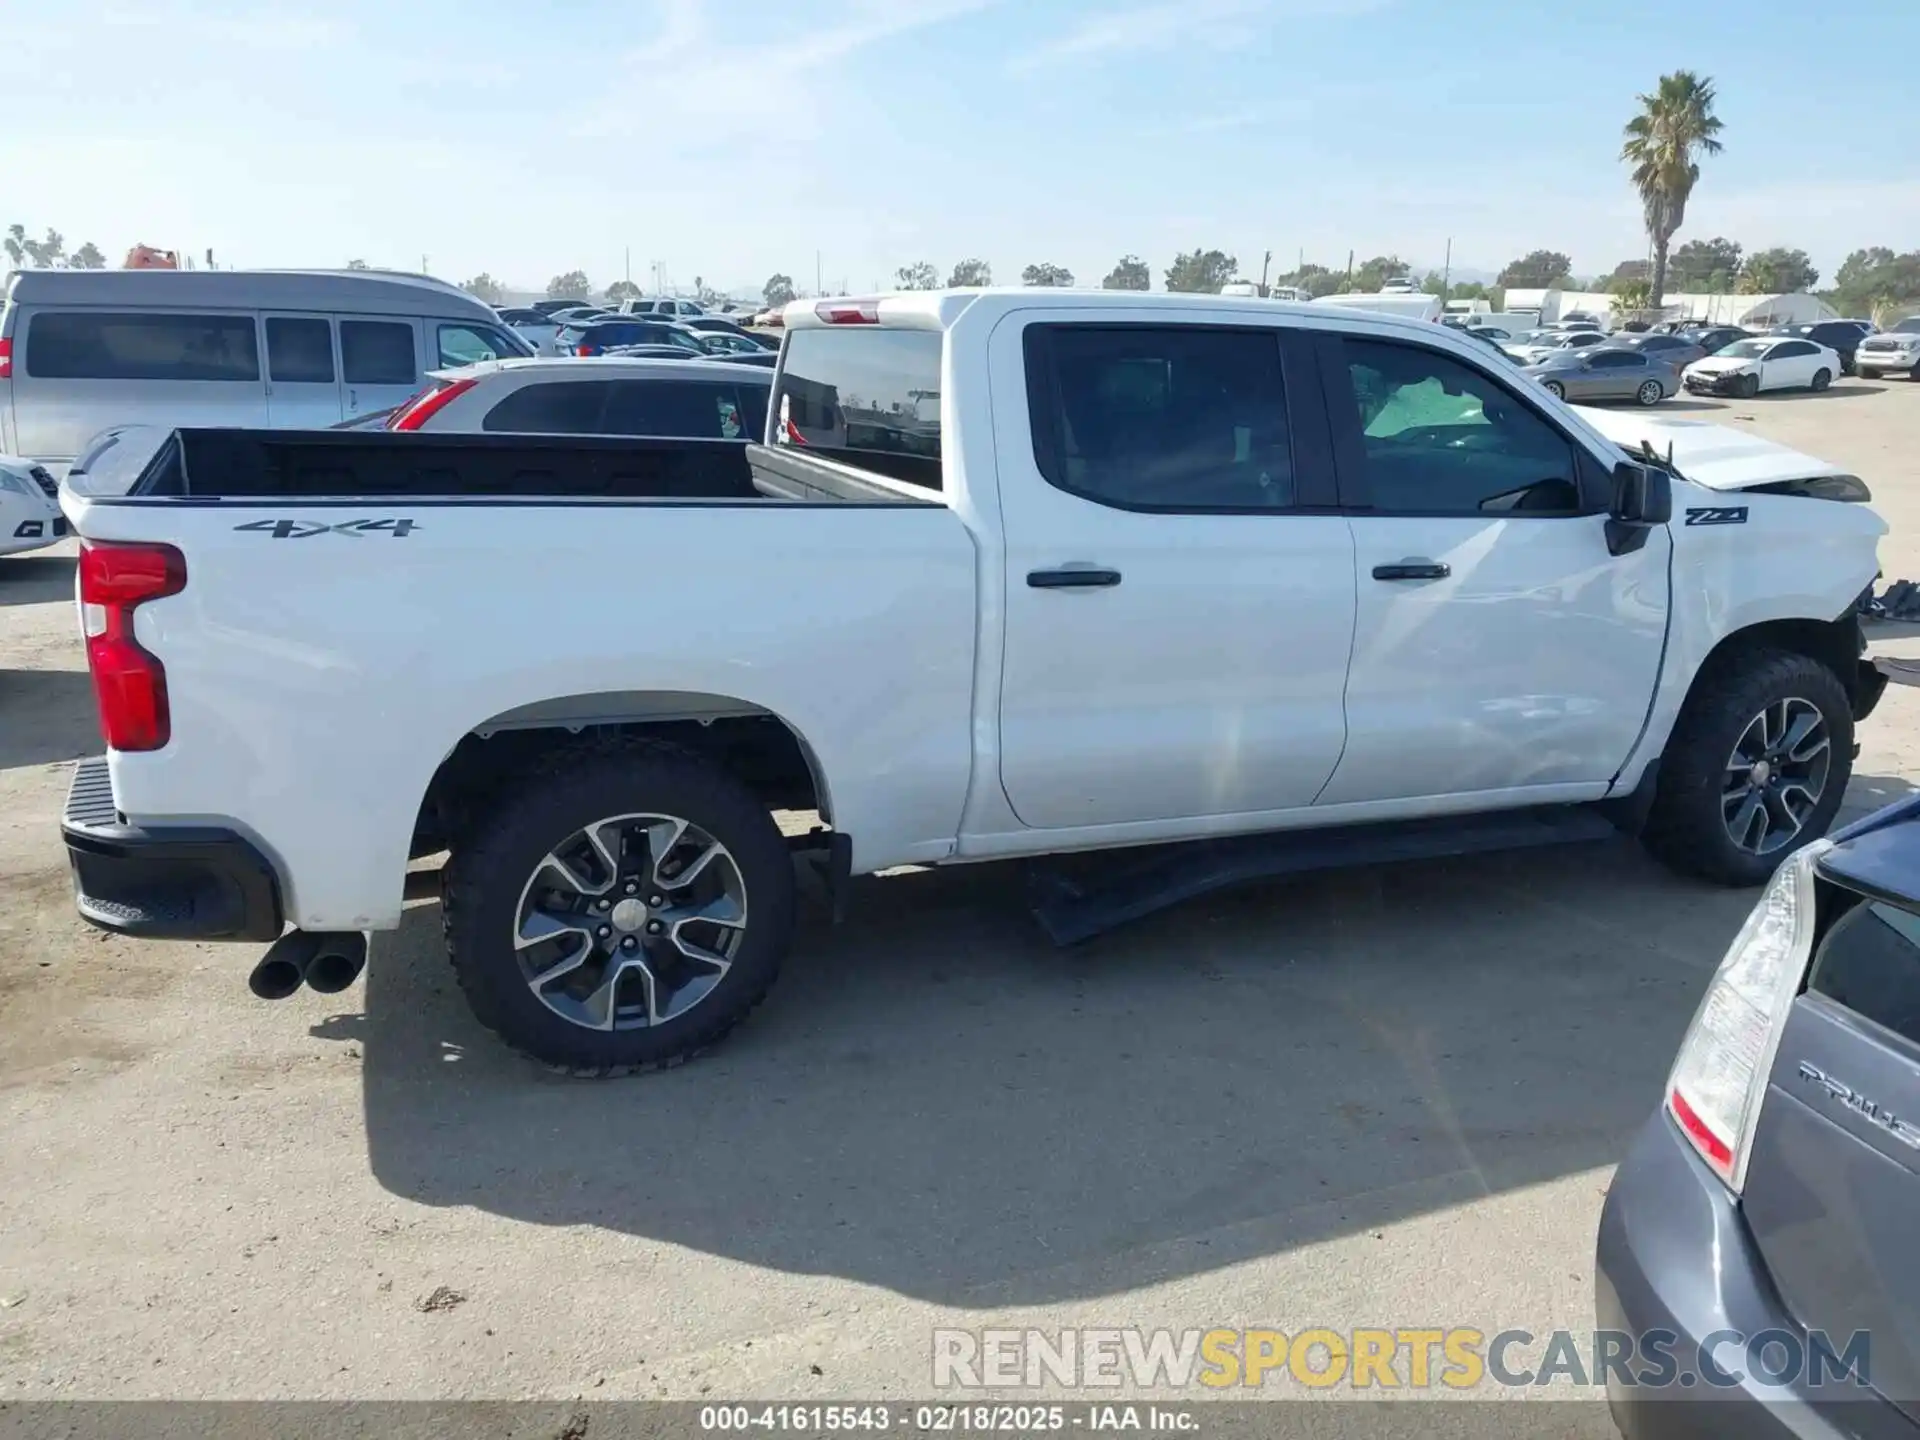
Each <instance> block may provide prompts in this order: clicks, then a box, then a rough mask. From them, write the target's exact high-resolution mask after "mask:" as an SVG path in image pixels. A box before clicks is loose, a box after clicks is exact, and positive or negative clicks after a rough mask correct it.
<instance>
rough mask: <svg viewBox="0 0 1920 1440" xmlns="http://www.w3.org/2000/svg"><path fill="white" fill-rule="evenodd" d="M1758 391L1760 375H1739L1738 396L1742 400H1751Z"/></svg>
mask: <svg viewBox="0 0 1920 1440" xmlns="http://www.w3.org/2000/svg"><path fill="white" fill-rule="evenodd" d="M1759 393H1760V377H1759V376H1758V375H1742V376H1741V377H1740V398H1741V399H1742V400H1751V399H1753V397H1754V396H1756V395H1758V394H1759Z"/></svg>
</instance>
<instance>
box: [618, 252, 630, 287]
mask: <svg viewBox="0 0 1920 1440" xmlns="http://www.w3.org/2000/svg"><path fill="white" fill-rule="evenodd" d="M620 273H621V274H622V275H623V276H624V277H626V282H627V283H628V284H629V285H631V284H632V283H633V247H632V246H631V245H629V246H627V258H626V260H625V261H624V262H623V263H622V265H621V267H620Z"/></svg>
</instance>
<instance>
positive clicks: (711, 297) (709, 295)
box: [693, 275, 727, 305]
mask: <svg viewBox="0 0 1920 1440" xmlns="http://www.w3.org/2000/svg"><path fill="white" fill-rule="evenodd" d="M693 298H694V299H696V300H698V301H699V302H700V303H701V304H702V305H718V304H719V303H720V302H721V301H723V300H725V299H726V298H727V297H726V296H724V295H722V294H721V293H720V292H719V291H718V290H716V289H714V288H713V287H712V286H711V285H709V284H707V282H706V281H705V280H702V279H701V278H700V277H699V276H698V275H696V276H694V277H693Z"/></svg>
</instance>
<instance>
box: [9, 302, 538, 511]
mask: <svg viewBox="0 0 1920 1440" xmlns="http://www.w3.org/2000/svg"><path fill="white" fill-rule="evenodd" d="M532 353H533V347H532V346H530V345H529V344H528V343H527V342H526V341H525V340H524V339H522V338H521V337H520V336H519V335H516V334H515V333H514V332H513V331H512V329H511V328H509V327H508V326H506V325H504V324H502V323H501V321H500V318H499V316H498V315H496V314H495V313H494V312H493V310H491V309H490V308H488V307H487V306H486V305H483V304H482V303H481V302H480V301H478V300H476V299H475V298H474V297H473V296H471V295H469V294H467V293H466V292H465V291H464V290H461V289H459V288H457V287H456V286H453V285H450V284H448V283H446V282H445V281H442V280H434V279H431V278H429V277H427V276H424V275H401V274H390V273H385V272H371V271H360V270H197V271H196V270H22V271H18V272H16V273H15V274H14V275H13V276H12V277H11V279H10V280H9V281H8V284H7V296H6V308H5V311H4V312H0V452H4V453H11V454H15V455H22V456H25V457H27V458H29V459H31V460H35V461H38V462H39V463H41V464H43V465H45V466H47V467H48V468H49V469H51V470H53V471H55V472H56V473H57V474H65V473H66V467H67V466H68V464H69V463H71V462H72V460H73V458H74V457H75V456H76V455H78V454H79V453H80V452H81V451H82V450H83V449H84V448H85V446H86V443H87V441H88V440H90V439H91V438H92V437H93V436H95V435H97V434H99V433H100V432H101V431H102V430H105V429H107V428H108V427H109V426H113V425H125V424H138V425H163V426H169V427H172V426H180V425H201V426H238V427H241V428H261V429H268V428H271V429H276V430H287V429H293V430H317V429H324V428H325V427H327V426H329V425H338V424H339V423H341V421H343V420H350V419H353V418H354V417H356V416H360V415H366V414H369V413H371V412H373V411H377V410H385V409H388V408H390V407H392V406H395V405H398V404H400V403H401V402H402V401H404V400H406V399H407V398H408V397H409V396H411V395H413V394H414V393H415V392H417V391H418V390H419V389H420V388H421V387H422V386H423V385H425V384H426V383H427V382H426V380H425V379H423V378H422V377H423V376H424V375H425V374H426V372H428V371H431V370H442V369H446V368H448V367H449V366H457V365H467V364H471V363H473V362H474V361H476V360H496V359H505V358H507V357H509V356H515V355H530V354H532Z"/></svg>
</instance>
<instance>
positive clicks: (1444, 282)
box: [1440, 235, 1453, 310]
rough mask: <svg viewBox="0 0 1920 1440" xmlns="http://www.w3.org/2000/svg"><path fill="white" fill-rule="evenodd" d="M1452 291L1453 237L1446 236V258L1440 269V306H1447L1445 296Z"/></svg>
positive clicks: (1443, 308) (1443, 307)
mask: <svg viewBox="0 0 1920 1440" xmlns="http://www.w3.org/2000/svg"><path fill="white" fill-rule="evenodd" d="M1452 293H1453V237H1452V236H1451V235H1449V236H1448V237H1447V260H1446V264H1445V265H1444V266H1443V267H1442V268H1441V271H1440V308H1441V309H1442V310H1445V309H1446V308H1447V297H1448V296H1449V295H1451V294H1452Z"/></svg>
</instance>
